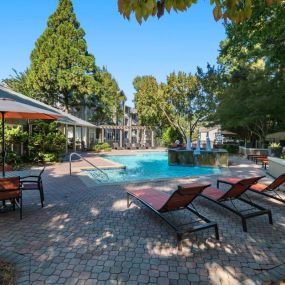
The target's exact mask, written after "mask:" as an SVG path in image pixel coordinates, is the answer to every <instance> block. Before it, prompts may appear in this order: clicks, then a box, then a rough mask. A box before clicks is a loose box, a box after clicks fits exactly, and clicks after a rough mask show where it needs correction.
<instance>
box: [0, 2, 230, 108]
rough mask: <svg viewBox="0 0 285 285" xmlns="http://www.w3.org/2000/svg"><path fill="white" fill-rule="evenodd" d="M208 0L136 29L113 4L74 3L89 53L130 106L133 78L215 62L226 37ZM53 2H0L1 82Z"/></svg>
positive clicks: (23, 58)
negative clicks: (114, 82)
mask: <svg viewBox="0 0 285 285" xmlns="http://www.w3.org/2000/svg"><path fill="white" fill-rule="evenodd" d="M209 2H210V1H209V0H199V4H196V5H193V6H192V7H191V8H190V9H189V10H188V11H187V12H184V13H175V12H172V13H171V14H170V15H168V14H167V15H165V16H164V17H162V18H161V19H160V20H157V19H156V18H153V19H150V20H148V21H147V22H146V23H143V24H142V25H141V26H140V25H139V24H138V23H137V22H136V21H135V19H132V20H131V21H127V20H125V19H123V17H122V16H121V15H120V14H119V13H118V10H117V1H116V0H73V4H74V10H75V13H76V15H77V18H78V20H79V21H80V23H81V26H82V27H83V28H84V30H85V32H86V37H85V38H86V40H87V43H88V49H89V52H91V53H92V54H94V56H95V58H96V64H97V65H99V66H103V65H105V66H106V67H107V68H108V70H109V71H110V72H111V73H112V74H113V76H114V77H115V78H116V80H117V81H118V83H119V86H120V88H121V89H123V90H124V91H125V93H126V95H127V97H128V103H129V104H132V98H133V92H134V90H133V86H132V81H133V79H134V77H135V76H136V75H154V76H155V77H156V78H157V79H158V81H164V80H165V78H166V76H167V74H169V73H170V72H172V71H179V70H182V71H185V72H195V70H196V66H197V65H198V66H201V67H205V66H206V64H207V62H209V63H211V64H215V63H216V57H217V55H218V49H219V43H220V41H221V40H223V39H224V38H225V32H224V27H223V25H222V23H221V22H219V23H216V22H215V21H214V19H213V17H212V6H210V4H209ZM57 3H58V1H57V0H44V1H43V0H41V1H39V0H25V1H23V0H13V1H3V3H1V14H0V26H1V41H0V62H1V68H0V80H1V79H3V78H6V77H8V76H9V75H11V74H12V68H15V69H16V70H17V71H23V70H25V68H26V67H28V66H29V56H30V53H31V51H32V49H33V47H34V44H35V41H36V40H37V38H38V37H39V36H40V34H41V33H42V32H43V31H44V29H45V27H46V23H47V19H48V17H49V15H50V14H52V13H53V12H54V10H55V9H56V6H57Z"/></svg>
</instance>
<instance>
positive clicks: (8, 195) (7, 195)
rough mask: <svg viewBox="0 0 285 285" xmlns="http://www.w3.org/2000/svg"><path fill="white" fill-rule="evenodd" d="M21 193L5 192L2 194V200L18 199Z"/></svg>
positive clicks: (17, 191) (0, 194) (0, 197)
mask: <svg viewBox="0 0 285 285" xmlns="http://www.w3.org/2000/svg"><path fill="white" fill-rule="evenodd" d="M20 195H21V194H20V191H19V190H15V191H7V192H5V191H3V192H0V200H8V199H11V198H17V197H20Z"/></svg>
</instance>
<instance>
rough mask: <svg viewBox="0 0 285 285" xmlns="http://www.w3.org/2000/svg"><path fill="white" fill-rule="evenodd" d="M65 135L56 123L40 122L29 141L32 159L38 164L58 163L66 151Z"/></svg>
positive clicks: (37, 123)
mask: <svg viewBox="0 0 285 285" xmlns="http://www.w3.org/2000/svg"><path fill="white" fill-rule="evenodd" d="M65 144H66V138H65V135H64V134H63V133H62V132H61V131H60V130H59V129H58V127H57V124H56V123H55V122H52V123H47V122H43V121H38V122H36V124H35V125H34V128H33V133H32V136H31V137H30V139H29V145H28V147H29V149H30V153H31V157H32V159H33V160H34V161H37V162H52V161H57V160H58V159H59V157H60V155H61V154H62V153H63V152H64V150H65Z"/></svg>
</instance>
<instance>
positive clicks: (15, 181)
mask: <svg viewBox="0 0 285 285" xmlns="http://www.w3.org/2000/svg"><path fill="white" fill-rule="evenodd" d="M0 200H10V201H11V202H12V205H13V210H15V206H16V205H17V206H18V207H19V208H20V219H22V191H21V183H20V177H10V178H0Z"/></svg>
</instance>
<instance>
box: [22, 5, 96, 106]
mask: <svg viewBox="0 0 285 285" xmlns="http://www.w3.org/2000/svg"><path fill="white" fill-rule="evenodd" d="M84 35H85V33H84V31H83V29H82V28H81V27H80V24H79V22H78V21H77V19H76V15H75V14H74V12H73V6H72V3H71V0H59V4H58V7H57V10H56V11H55V13H54V14H53V15H51V16H50V18H49V20H48V24H47V28H46V30H45V31H44V33H43V34H42V35H41V36H40V38H39V39H38V40H37V42H36V46H35V48H34V50H33V51H32V53H31V66H30V68H29V71H28V75H27V80H28V84H29V86H30V87H31V89H32V90H34V92H35V93H36V94H37V98H38V99H40V100H42V101H44V102H45V103H47V104H50V105H52V106H57V107H62V108H63V109H64V110H66V111H69V110H70V109H71V108H72V107H73V106H76V105H78V104H79V105H80V104H81V102H82V101H84V100H85V97H86V95H90V94H93V93H94V90H95V87H96V82H95V79H94V72H95V59H94V56H93V55H91V54H89V53H88V51H87V44H86V41H85V39H84Z"/></svg>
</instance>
